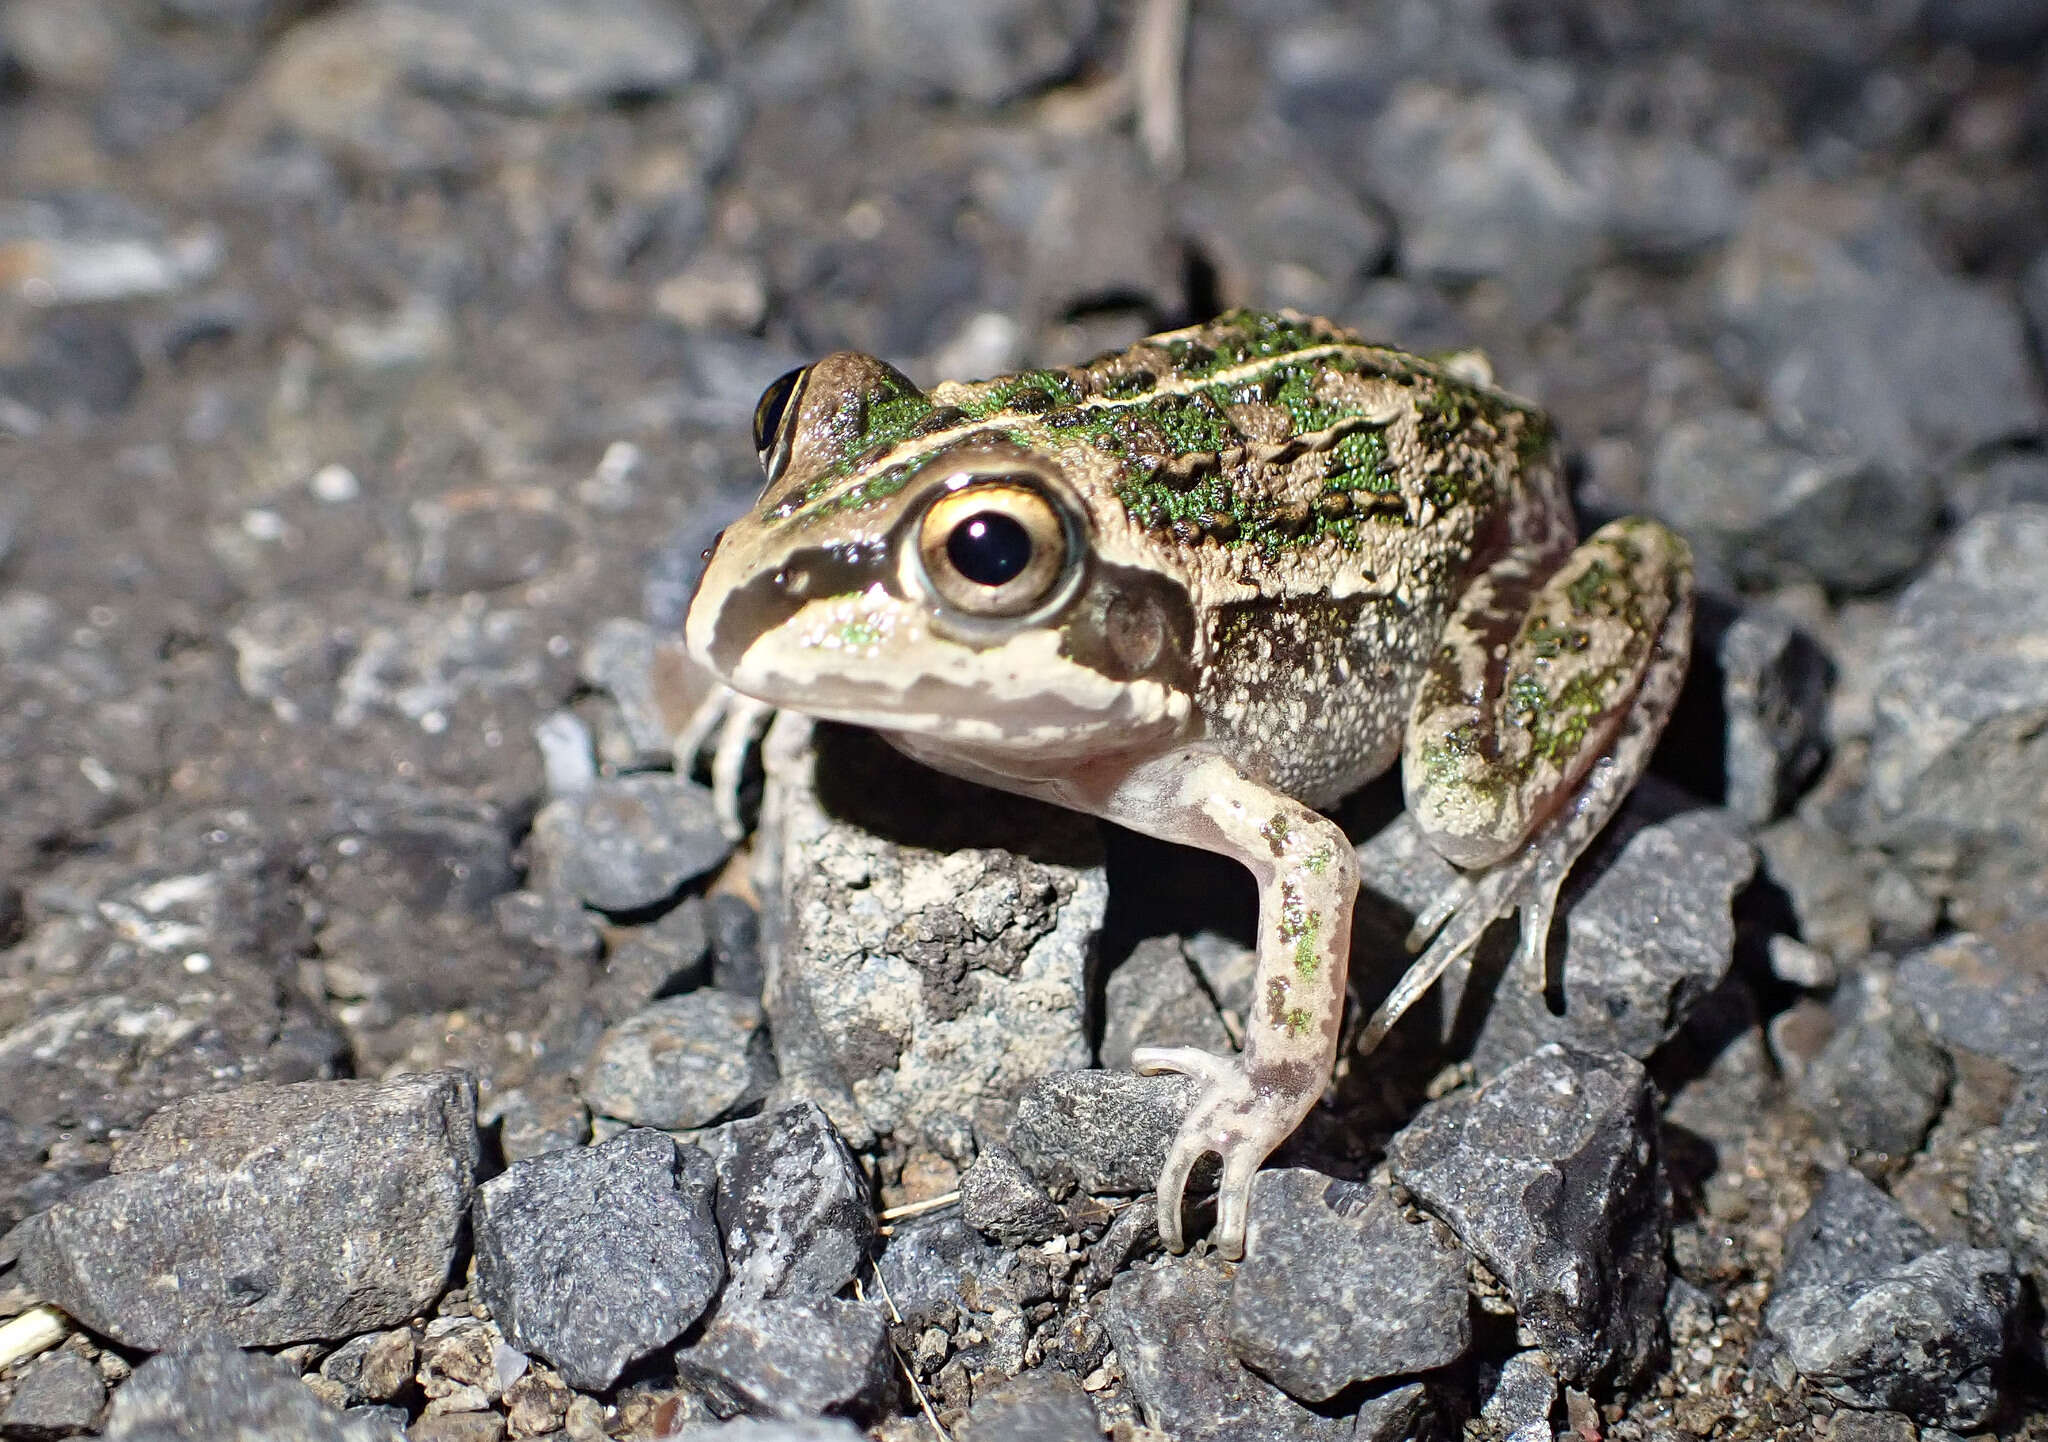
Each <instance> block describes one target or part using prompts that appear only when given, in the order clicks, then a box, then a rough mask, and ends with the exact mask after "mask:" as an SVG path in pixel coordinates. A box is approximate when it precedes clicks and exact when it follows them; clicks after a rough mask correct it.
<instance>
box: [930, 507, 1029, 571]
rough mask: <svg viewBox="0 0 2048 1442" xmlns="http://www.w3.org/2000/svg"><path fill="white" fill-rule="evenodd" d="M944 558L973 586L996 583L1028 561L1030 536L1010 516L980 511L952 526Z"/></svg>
mask: <svg viewBox="0 0 2048 1442" xmlns="http://www.w3.org/2000/svg"><path fill="white" fill-rule="evenodd" d="M946 559H947V560H949V561H951V562H952V563H953V569H954V570H956V571H958V572H959V573H960V574H961V575H963V576H965V577H966V578H967V579H968V580H970V581H972V582H974V583H975V584H976V585H977V586H1000V585H1002V584H1003V583H1004V582H1006V581H1014V580H1015V579H1017V577H1018V576H1020V575H1021V574H1023V571H1024V568H1025V567H1026V566H1028V565H1030V564H1031V535H1030V533H1029V532H1028V531H1026V530H1025V529H1024V528H1023V527H1022V526H1021V525H1019V524H1018V523H1017V521H1016V519H1015V518H1014V517H1011V516H1006V515H1004V514H1003V513H1002V512H1001V511H980V512H977V513H976V514H974V515H972V516H969V517H968V518H967V519H966V520H964V521H962V522H961V523H960V524H959V525H957V526H955V527H953V534H952V535H950V536H948V537H946Z"/></svg>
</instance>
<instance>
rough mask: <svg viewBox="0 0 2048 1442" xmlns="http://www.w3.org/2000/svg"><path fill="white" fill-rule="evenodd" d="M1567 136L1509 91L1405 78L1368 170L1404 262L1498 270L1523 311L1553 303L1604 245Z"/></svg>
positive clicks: (1597, 203) (1547, 308) (1431, 275)
mask: <svg viewBox="0 0 2048 1442" xmlns="http://www.w3.org/2000/svg"><path fill="white" fill-rule="evenodd" d="M1569 144H1570V142H1569V140H1568V139H1567V138H1565V137H1563V136H1561V135H1559V134H1556V133H1555V132H1554V130H1553V128H1552V127H1551V126H1550V125H1549V124H1548V123H1546V120H1545V117H1543V116H1542V115H1541V114H1539V113H1537V112H1536V111H1534V110H1532V109H1531V108H1530V107H1528V106H1526V105H1524V104H1523V103H1522V102H1521V101H1520V100H1519V99H1518V98H1517V97H1515V96H1513V95H1511V94H1507V93H1501V92H1484V93H1480V94H1477V95H1470V96H1467V95H1461V94H1459V93H1458V92H1457V91H1456V90H1454V89H1451V88H1449V87H1446V86H1440V85H1437V84H1433V83H1430V82H1427V81H1421V80H1412V81H1408V82H1407V83H1404V84H1402V85H1400V86H1399V87H1398V88H1397V89H1396V90H1395V91H1394V93H1393V95H1392V97H1391V98H1390V99H1389V101H1388V103H1387V106H1386V109H1385V110H1384V111H1382V112H1381V114H1380V115H1379V116H1378V118H1377V119H1376V121H1375V123H1374V124H1373V126H1372V127H1371V129H1370V130H1369V131H1368V132H1367V134H1366V158H1367V163H1368V169H1367V170H1366V172H1365V174H1366V177H1367V180H1368V183H1369V184H1370V186H1371V187H1372V189H1373V191H1374V193H1375V194H1376V195H1377V196H1378V198H1379V199H1381V200H1383V201H1384V202H1385V203H1386V204H1387V205H1388V206H1389V208H1391V209H1392V210H1393V211H1394V213H1395V214H1396V215H1397V216H1398V217H1399V220H1400V225H1399V227H1398V233H1399V236H1400V242H1399V245H1400V252H1401V270H1402V272H1403V273H1404V274H1407V275H1412V276H1418V277H1421V278H1423V279H1427V280H1431V281H1434V282H1437V283H1439V284H1461V283H1469V282H1471V281H1474V280H1480V279H1486V278H1492V279H1497V280H1499V281H1501V282H1502V283H1503V285H1504V286H1505V287H1506V288H1507V290H1508V291H1509V293H1510V294H1512V295H1514V296H1515V297H1516V300H1517V303H1518V305H1519V306H1520V307H1521V308H1522V309H1523V311H1524V313H1525V314H1527V315H1529V316H1531V317H1537V318H1540V317H1541V316H1543V315H1547V314H1549V313H1550V312H1551V311H1553V310H1555V309H1556V308H1557V307H1558V306H1559V305H1560V304H1562V302H1563V301H1564V299H1565V297H1566V296H1567V295H1568V294H1569V293H1570V290H1571V288H1572V286H1573V284H1574V282H1575V281H1576V279H1577V278H1578V276H1579V275H1580V274H1581V273H1582V272H1583V270H1584V268H1585V266H1586V265H1587V264H1588V263H1589V262H1590V261H1591V260H1592V259H1593V258H1595V257H1596V256H1597V255H1598V253H1599V251H1598V246H1597V241H1598V239H1599V236H1600V231H1601V227H1602V222H1603V220H1604V218H1605V217H1604V214H1603V205H1602V200H1601V197H1600V196H1599V195H1598V194H1597V193H1596V192H1595V191H1594V190H1593V189H1592V188H1590V187H1588V186H1587V185H1586V184H1585V183H1584V182H1583V181H1582V180H1581V179H1580V178H1579V177H1578V176H1576V175H1575V174H1574V173H1573V171H1572V167H1571V166H1570V165H1569V164H1568V163H1567V159H1566V156H1567V154H1568V146H1569Z"/></svg>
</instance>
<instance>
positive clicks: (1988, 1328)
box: [1764, 1172, 2019, 1428]
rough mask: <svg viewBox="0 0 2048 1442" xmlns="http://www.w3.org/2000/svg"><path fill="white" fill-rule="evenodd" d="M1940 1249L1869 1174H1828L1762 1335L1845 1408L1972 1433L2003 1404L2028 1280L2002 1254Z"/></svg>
mask: <svg viewBox="0 0 2048 1442" xmlns="http://www.w3.org/2000/svg"><path fill="white" fill-rule="evenodd" d="M1933 1241H1934V1239H1933V1238H1932V1237H1931V1236H1930V1235H1929V1234H1928V1233H1927V1232H1926V1231H1925V1230H1924V1229H1922V1228H1921V1227H1920V1226H1918V1225H1917V1224H1915V1223H1914V1222H1912V1221H1910V1220H1908V1219H1907V1218H1906V1216H1905V1214H1904V1213H1903V1212H1901V1211H1900V1210H1899V1208H1898V1206H1897V1204H1896V1203H1894V1202H1893V1201H1892V1200H1891V1199H1890V1198H1889V1197H1887V1196H1885V1195H1884V1194H1883V1193H1882V1192H1880V1191H1879V1190H1878V1189H1877V1188H1876V1187H1874V1186H1872V1185H1871V1184H1870V1183H1869V1182H1867V1181H1865V1180H1864V1179H1863V1178H1862V1177H1861V1176H1859V1175H1857V1174H1856V1173H1854V1172H1833V1173H1830V1174H1829V1175H1828V1178H1827V1180H1826V1182H1825V1183H1824V1184H1823V1185H1822V1187H1821V1191H1820V1194H1819V1196H1817V1197H1816V1198H1815V1199H1814V1202H1813V1205H1812V1206H1811V1207H1809V1208H1808V1209H1807V1211H1806V1213H1805V1215H1804V1216H1802V1217H1801V1218H1800V1220H1799V1221H1797V1222H1795V1223H1794V1224H1793V1226H1792V1229H1791V1231H1790V1232H1789V1233H1788V1234H1787V1235H1786V1238H1785V1264H1784V1267H1783V1269H1782V1270H1781V1272H1780V1273H1779V1276H1778V1279H1777V1282H1776V1285H1775V1286H1773V1288H1772V1289H1771V1297H1770V1301H1769V1302H1768V1304H1767V1305H1766V1306H1765V1308H1764V1325H1765V1326H1766V1327H1768V1328H1769V1329H1770V1331H1771V1333H1772V1335H1774V1336H1775V1337H1777V1338H1778V1339H1779V1340H1780V1341H1781V1342H1783V1344H1784V1346H1785V1349H1786V1352H1787V1353H1788V1354H1789V1356H1790V1357H1791V1360H1792V1364H1793V1365H1794V1366H1795V1367H1797V1368H1798V1370H1799V1372H1800V1374H1801V1375H1802V1376H1803V1377H1805V1378H1806V1379H1807V1381H1809V1382H1811V1383H1812V1384H1814V1385H1815V1386H1817V1387H1819V1388H1820V1389H1821V1390H1822V1391H1824V1392H1826V1393H1827V1394H1828V1395H1830V1396H1832V1397H1834V1398H1836V1399H1838V1400H1840V1401H1843V1402H1847V1403H1848V1404H1849V1405H1851V1406H1855V1407H1874V1408H1885V1409H1889V1410H1892V1411H1897V1412H1904V1413H1907V1414H1908V1415H1910V1416H1912V1417H1914V1418H1916V1419H1917V1420H1919V1421H1920V1422H1922V1423H1924V1424H1929V1425H1938V1426H1946V1427H1956V1428H1974V1427H1978V1426H1981V1425H1982V1424H1983V1423H1984V1422H1986V1421H1987V1420H1988V1419H1989V1418H1990V1416H1991V1414H1992V1413H1993V1411H1994V1410H1995V1409H1996V1408H1997V1406H1998V1402H1999V1392H2000V1384H2001V1380H2002V1379H2001V1373H2002V1371H2003V1368H2004V1366H2005V1362H2006V1357H2007V1354H2008V1352H2009V1351H2010V1350H2011V1346H2012V1341H2013V1334H2014V1328H2015V1318H2016V1309H2017V1306H2018V1300H2019V1279H2018V1277H2017V1275H2016V1274H2015V1273H2014V1271H2013V1263H2012V1258H2011V1257H2010V1256H2008V1255H2007V1254H2006V1253H2004V1252H1994V1251H1976V1250H1972V1249H1970V1248H1968V1247H1958V1246H1948V1247H1935V1246H1934V1245H1933Z"/></svg>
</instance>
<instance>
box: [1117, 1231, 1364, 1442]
mask: <svg viewBox="0 0 2048 1442" xmlns="http://www.w3.org/2000/svg"><path fill="white" fill-rule="evenodd" d="M1228 1299H1229V1287H1228V1279H1227V1278H1226V1276H1225V1274H1224V1270H1223V1267H1222V1265H1221V1264H1220V1263H1219V1262H1218V1261H1217V1260H1216V1259H1214V1258H1213V1257H1212V1258H1187V1257H1181V1258H1170V1259H1168V1260H1166V1261H1165V1262H1162V1263H1160V1264H1159V1265H1157V1266H1151V1267H1147V1266H1139V1267H1135V1268H1133V1269H1132V1270H1130V1271H1128V1272H1125V1273H1124V1274H1123V1275H1122V1276H1120V1277H1118V1278H1117V1279H1116V1281H1115V1282H1114V1283H1113V1284H1112V1285H1111V1287H1110V1292H1109V1307H1108V1310H1107V1312H1106V1313H1105V1314H1104V1317H1103V1322H1104V1325H1105V1326H1107V1327H1108V1329H1109V1334H1110V1336H1111V1337H1112V1338H1113V1339H1114V1340H1115V1342H1116V1351H1117V1356H1118V1357H1119V1358H1120V1359H1121V1360H1122V1362H1123V1366H1124V1375H1125V1376H1126V1377H1128V1378H1129V1379H1130V1383H1131V1390H1132V1392H1133V1393H1135V1394H1136V1396H1137V1399H1138V1403H1139V1406H1140V1407H1141V1408H1142V1409H1143V1411H1144V1415H1145V1420H1146V1422H1147V1424H1148V1425H1150V1426H1154V1427H1158V1428H1159V1429H1161V1430H1162V1431H1164V1432H1166V1433H1168V1434H1169V1435H1171V1436H1175V1437H1180V1438H1184V1439H1186V1442H1324V1439H1336V1438H1340V1437H1348V1436H1349V1435H1350V1433H1351V1426H1352V1424H1351V1421H1350V1419H1349V1418H1329V1417H1322V1416H1318V1415H1317V1414H1316V1413H1314V1412H1312V1411H1310V1410H1309V1409H1308V1408H1307V1407H1305V1406H1303V1405H1302V1404H1301V1403H1299V1402H1297V1401H1295V1400H1294V1399H1293V1398H1292V1397H1289V1396H1288V1395H1287V1394H1286V1393H1285V1392H1283V1391H1281V1390H1280V1389H1279V1388H1278V1387H1275V1386H1274V1385H1273V1384H1272V1383H1270V1382H1268V1381H1266V1380H1265V1379H1264V1378H1262V1377H1260V1376H1258V1375H1257V1374H1255V1373H1253V1372H1251V1371H1249V1370H1247V1369H1246V1368H1245V1367H1244V1366H1243V1365H1242V1364H1241V1363H1239V1362H1238V1361H1237V1359H1236V1358H1235V1357H1233V1356H1232V1355H1231V1353H1230V1348H1229V1345H1228V1340H1227V1338H1226V1336H1225V1333H1224V1323H1223V1318H1224V1313H1225V1307H1226V1305H1227V1302H1228Z"/></svg>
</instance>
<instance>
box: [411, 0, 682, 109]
mask: <svg viewBox="0 0 2048 1442" xmlns="http://www.w3.org/2000/svg"><path fill="white" fill-rule="evenodd" d="M377 10H378V12H379V14H378V19H379V20H380V22H381V26H380V29H381V39H382V41H383V44H384V45H385V46H386V47H387V48H388V50H389V51H390V53H392V54H394V55H395V56H398V57H401V58H402V60H403V64H404V68H405V71H406V73H407V76H408V78H409V79H410V80H411V81H412V83H413V84H414V85H416V86H418V87H419V88H421V89H423V90H427V91H436V92H442V93H446V94H451V95H458V96H461V97H463V98H465V99H470V100H478V101H483V102H485V103H487V104H491V105H499V106H504V107H506V108H508V109H514V110H556V109H561V108H563V107H566V106H573V105H593V104H600V103H603V102H605V101H611V100H620V99H634V98H641V99H644V98H647V97H650V96H656V95H663V94H667V93H669V92H672V91H674V90H677V89H679V88H681V87H682V86H683V85H684V84H685V83H686V82H687V81H688V80H689V79H690V77H691V76H692V75H694V74H695V73H696V71H697V70H698V68H699V66H700V65H701V64H702V62H703V59H704V54H705V46H704V41H703V39H702V37H701V36H699V35H698V33H697V30H696V26H695V25H694V24H693V23H692V22H691V20H690V18H689V16H688V14H687V12H685V11H683V10H681V9H678V8H676V7H673V6H667V5H661V4H658V3H656V0H553V3H550V4H547V5H533V4H528V3H525V0H384V3H382V4H380V5H379V6H378V7H377Z"/></svg>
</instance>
